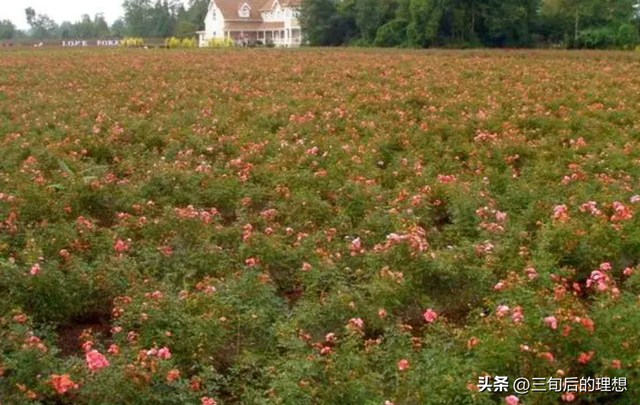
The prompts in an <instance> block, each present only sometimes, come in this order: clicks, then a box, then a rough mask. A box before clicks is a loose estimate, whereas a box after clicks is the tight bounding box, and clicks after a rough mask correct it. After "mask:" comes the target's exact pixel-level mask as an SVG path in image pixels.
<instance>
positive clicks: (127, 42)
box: [120, 37, 145, 48]
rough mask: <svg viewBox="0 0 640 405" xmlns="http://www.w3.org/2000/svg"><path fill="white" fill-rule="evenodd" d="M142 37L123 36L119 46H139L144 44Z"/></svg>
mask: <svg viewBox="0 0 640 405" xmlns="http://www.w3.org/2000/svg"><path fill="white" fill-rule="evenodd" d="M144 43H145V41H144V39H143V38H130V37H127V38H124V39H123V40H122V41H120V46H123V47H125V48H141V47H143V46H144Z"/></svg>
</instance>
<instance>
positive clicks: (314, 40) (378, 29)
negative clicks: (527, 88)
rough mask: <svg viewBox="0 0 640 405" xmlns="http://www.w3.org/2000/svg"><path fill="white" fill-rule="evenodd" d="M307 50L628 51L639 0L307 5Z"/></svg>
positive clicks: (314, 0) (387, 0)
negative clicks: (535, 48) (313, 47)
mask: <svg viewBox="0 0 640 405" xmlns="http://www.w3.org/2000/svg"><path fill="white" fill-rule="evenodd" d="M301 24H302V28H303V32H304V33H305V36H306V38H307V40H308V41H309V43H310V44H311V45H325V46H327V45H360V46H368V45H374V46H385V47H431V46H438V47H475V46H485V47H530V46H535V45H546V46H559V47H567V48H633V47H635V46H636V45H637V44H638V43H639V42H640V35H639V27H640V0H305V1H304V2H303V6H302V12H301Z"/></svg>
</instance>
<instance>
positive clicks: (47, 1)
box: [0, 0, 186, 29]
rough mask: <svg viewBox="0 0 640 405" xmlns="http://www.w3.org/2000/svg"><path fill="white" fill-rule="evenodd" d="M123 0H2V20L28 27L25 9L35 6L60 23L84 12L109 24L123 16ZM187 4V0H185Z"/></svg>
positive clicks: (78, 16)
mask: <svg viewBox="0 0 640 405" xmlns="http://www.w3.org/2000/svg"><path fill="white" fill-rule="evenodd" d="M122 2H123V0H0V20H6V19H9V20H11V21H13V23H14V24H15V25H17V26H18V28H20V29H27V28H29V25H28V24H27V19H26V18H25V14H24V9H25V8H27V7H33V8H34V9H35V10H36V12H37V13H38V14H47V15H48V16H49V17H51V18H53V19H54V20H55V21H56V22H57V23H58V24H60V23H61V22H62V21H65V20H66V21H71V22H74V21H77V20H79V19H80V16H81V15H82V14H89V15H90V16H92V17H93V16H94V15H95V14H97V13H103V14H104V16H105V18H106V19H107V21H108V22H109V24H111V23H112V22H113V21H114V20H116V19H117V18H118V17H120V16H122V15H123V14H124V12H123V11H122ZM185 4H186V1H185Z"/></svg>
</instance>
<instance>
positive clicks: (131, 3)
mask: <svg viewBox="0 0 640 405" xmlns="http://www.w3.org/2000/svg"><path fill="white" fill-rule="evenodd" d="M208 4H209V0H189V2H188V3H187V5H186V6H185V4H184V3H183V2H181V1H179V0H155V1H153V0H125V1H124V2H123V4H122V7H123V9H124V16H123V17H121V18H119V19H117V20H116V21H114V22H113V23H112V24H108V23H107V21H106V20H105V18H104V16H103V15H102V14H97V15H95V16H94V17H93V18H92V17H91V16H89V15H86V14H85V15H83V16H82V17H81V18H80V20H78V21H76V22H69V21H64V22H62V23H60V24H58V23H57V22H56V21H54V20H53V19H52V18H50V17H49V16H48V15H46V14H42V13H38V12H37V11H36V10H34V9H33V8H31V7H29V8H27V9H25V16H26V19H27V23H28V24H29V27H30V29H29V30H27V31H21V30H18V29H17V28H16V26H15V24H14V23H13V22H11V21H9V20H0V40H12V39H20V38H32V39H38V40H42V39H106V38H124V37H141V38H167V37H179V38H184V37H193V36H195V32H196V31H198V30H201V29H204V18H205V16H206V14H207V7H208Z"/></svg>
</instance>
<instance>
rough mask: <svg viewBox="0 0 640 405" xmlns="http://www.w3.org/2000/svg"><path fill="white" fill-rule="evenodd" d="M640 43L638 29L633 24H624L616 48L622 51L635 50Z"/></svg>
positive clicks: (619, 31) (620, 29) (617, 38)
mask: <svg viewBox="0 0 640 405" xmlns="http://www.w3.org/2000/svg"><path fill="white" fill-rule="evenodd" d="M639 42H640V36H639V35H638V29H637V28H636V27H635V26H634V25H632V24H623V25H621V26H620V28H618V35H617V37H616V46H617V47H618V48H621V49H633V48H634V47H635V46H637V45H638V43H639Z"/></svg>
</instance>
